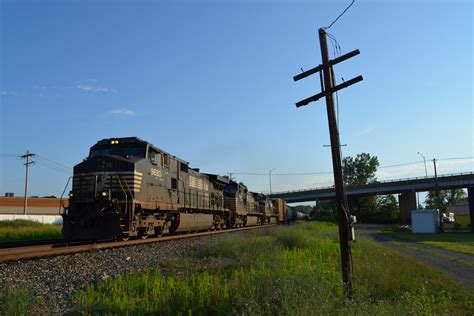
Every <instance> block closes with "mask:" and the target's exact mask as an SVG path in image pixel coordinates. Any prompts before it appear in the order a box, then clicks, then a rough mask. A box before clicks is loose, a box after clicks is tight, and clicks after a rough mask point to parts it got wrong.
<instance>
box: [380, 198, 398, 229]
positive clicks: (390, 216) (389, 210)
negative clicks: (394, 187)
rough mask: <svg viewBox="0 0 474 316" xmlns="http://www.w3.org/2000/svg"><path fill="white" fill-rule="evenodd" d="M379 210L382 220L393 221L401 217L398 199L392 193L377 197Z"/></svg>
mask: <svg viewBox="0 0 474 316" xmlns="http://www.w3.org/2000/svg"><path fill="white" fill-rule="evenodd" d="M377 211H378V213H379V214H380V218H379V219H380V220H379V221H380V222H388V223H393V222H396V221H398V219H399V218H400V212H399V211H398V203H397V199H396V198H395V197H394V196H393V195H392V194H388V195H382V196H379V197H378V198H377Z"/></svg>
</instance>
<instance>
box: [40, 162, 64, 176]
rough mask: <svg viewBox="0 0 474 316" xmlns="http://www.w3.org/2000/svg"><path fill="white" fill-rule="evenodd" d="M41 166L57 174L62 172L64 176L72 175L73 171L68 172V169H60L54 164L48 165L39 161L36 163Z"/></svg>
mask: <svg viewBox="0 0 474 316" xmlns="http://www.w3.org/2000/svg"><path fill="white" fill-rule="evenodd" d="M36 163H37V164H38V165H39V166H42V167H46V168H48V169H51V170H54V171H57V172H60V173H63V174H67V175H71V173H72V171H71V170H66V169H62V168H58V167H56V166H54V165H52V164H48V163H45V162H44V161H37V162H36Z"/></svg>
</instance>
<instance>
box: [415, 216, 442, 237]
mask: <svg viewBox="0 0 474 316" xmlns="http://www.w3.org/2000/svg"><path fill="white" fill-rule="evenodd" d="M411 228H412V232H413V233H415V234H418V233H437V232H438V231H439V211H438V210H414V211H411Z"/></svg>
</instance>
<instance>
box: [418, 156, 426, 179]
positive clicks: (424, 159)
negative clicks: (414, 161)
mask: <svg viewBox="0 0 474 316" xmlns="http://www.w3.org/2000/svg"><path fill="white" fill-rule="evenodd" d="M418 155H420V156H421V158H423V162H424V163H425V177H426V178H428V171H427V169H426V158H425V156H424V155H423V154H422V153H420V152H418Z"/></svg>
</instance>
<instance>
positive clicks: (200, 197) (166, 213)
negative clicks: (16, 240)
mask: <svg viewBox="0 0 474 316" xmlns="http://www.w3.org/2000/svg"><path fill="white" fill-rule="evenodd" d="M68 202H69V203H68V206H67V207H66V208H65V211H64V214H63V215H62V216H63V231H62V233H63V236H64V238H65V239H66V240H105V239H123V240H127V239H128V238H130V237H137V238H143V239H144V238H147V237H150V236H161V235H162V234H170V233H180V232H190V231H201V230H218V229H227V228H236V227H244V226H255V225H264V224H270V223H278V222H285V221H287V220H289V219H290V218H289V217H288V213H289V211H288V210H289V209H288V208H287V206H286V203H284V201H283V200H279V199H278V200H274V201H271V200H270V199H269V197H268V196H266V195H264V194H258V193H253V192H250V191H249V190H248V188H247V187H246V186H245V185H244V184H243V183H238V182H234V181H232V180H231V179H229V178H228V177H222V176H219V175H215V174H209V173H202V172H200V171H199V169H196V168H191V167H189V163H188V162H187V161H184V160H182V159H180V158H178V157H176V156H173V155H171V154H170V153H168V152H166V151H164V150H161V149H160V148H157V147H155V146H153V145H152V144H151V143H149V142H146V141H144V140H142V139H140V138H137V137H126V138H110V139H103V140H100V141H98V142H97V143H96V144H95V145H93V146H92V147H91V148H90V152H89V156H88V157H87V158H86V159H84V161H82V162H81V163H79V164H77V165H76V166H75V167H74V173H73V176H72V190H71V191H70V193H69V200H68Z"/></svg>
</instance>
